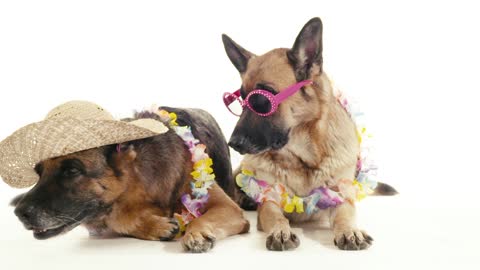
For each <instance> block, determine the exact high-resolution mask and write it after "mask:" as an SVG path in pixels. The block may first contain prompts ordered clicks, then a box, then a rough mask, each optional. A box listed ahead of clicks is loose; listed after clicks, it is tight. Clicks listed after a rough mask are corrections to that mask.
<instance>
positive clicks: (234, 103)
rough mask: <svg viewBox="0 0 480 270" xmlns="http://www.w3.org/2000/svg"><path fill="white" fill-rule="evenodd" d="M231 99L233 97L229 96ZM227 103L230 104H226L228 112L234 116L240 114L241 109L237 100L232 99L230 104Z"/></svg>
mask: <svg viewBox="0 0 480 270" xmlns="http://www.w3.org/2000/svg"><path fill="white" fill-rule="evenodd" d="M231 97H233V96H231ZM229 103H230V104H228V105H227V107H228V109H229V110H230V112H232V113H233V114H235V115H240V114H242V111H243V107H242V105H241V104H240V100H238V99H237V98H233V100H231V102H229Z"/></svg>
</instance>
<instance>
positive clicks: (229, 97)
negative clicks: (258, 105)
mask: <svg viewBox="0 0 480 270" xmlns="http://www.w3.org/2000/svg"><path fill="white" fill-rule="evenodd" d="M312 83H313V81H311V80H305V81H301V82H297V83H295V84H292V85H290V86H289V87H287V88H285V89H283V90H282V91H281V92H280V93H278V94H276V95H274V94H272V93H270V92H268V91H266V90H262V89H255V90H253V91H251V92H250V93H248V95H247V97H246V98H245V100H242V98H241V94H240V89H238V90H237V91H235V92H233V93H229V92H225V93H224V94H223V103H224V104H225V106H226V107H227V109H228V110H229V111H230V112H231V113H232V114H233V115H235V116H240V114H236V113H235V112H233V111H232V110H231V109H230V107H229V106H230V104H232V103H233V102H235V101H236V100H238V102H239V103H240V105H241V106H242V111H243V110H244V109H245V107H247V108H248V109H249V110H250V111H252V112H254V113H255V114H257V115H260V116H263V117H267V116H270V115H272V114H274V113H275V112H276V111H277V109H278V106H279V105H280V103H282V102H283V101H284V100H285V99H287V98H288V97H290V96H291V95H293V94H295V93H296V92H298V90H300V89H301V88H302V87H304V86H305V85H309V84H312ZM252 95H262V96H264V97H265V98H267V99H268V101H270V105H271V107H270V111H269V112H267V113H259V112H257V111H255V110H254V109H253V108H252V106H251V105H250V102H249V101H248V100H249V99H250V97H251V96H252Z"/></svg>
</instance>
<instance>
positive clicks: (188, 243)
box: [182, 184, 250, 253]
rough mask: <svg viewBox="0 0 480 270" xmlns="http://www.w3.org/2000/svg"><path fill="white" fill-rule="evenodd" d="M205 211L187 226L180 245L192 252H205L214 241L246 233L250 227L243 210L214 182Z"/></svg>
mask: <svg viewBox="0 0 480 270" xmlns="http://www.w3.org/2000/svg"><path fill="white" fill-rule="evenodd" d="M209 196H210V197H209V199H208V204H207V205H206V212H205V213H204V214H203V215H202V216H200V217H199V218H196V219H194V220H193V221H192V222H191V223H190V224H188V226H187V230H186V232H185V236H184V237H183V239H182V246H183V248H184V249H185V250H186V251H189V252H193V253H200V252H206V251H208V250H210V249H211V248H213V246H214V245H215V241H217V240H220V239H222V238H225V237H227V236H230V235H235V234H240V233H246V232H248V230H249V228H250V224H249V222H248V220H246V219H245V218H244V216H243V210H242V209H241V208H240V207H239V206H238V205H237V204H235V202H233V201H232V200H231V199H230V198H229V197H228V196H227V194H225V192H224V191H223V190H222V189H221V188H220V186H218V185H217V184H214V185H213V186H212V188H211V189H210V190H209Z"/></svg>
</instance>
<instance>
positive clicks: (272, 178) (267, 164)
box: [243, 156, 330, 196]
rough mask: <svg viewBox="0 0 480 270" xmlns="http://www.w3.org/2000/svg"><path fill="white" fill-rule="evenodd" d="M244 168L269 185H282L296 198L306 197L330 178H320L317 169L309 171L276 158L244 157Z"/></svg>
mask: <svg viewBox="0 0 480 270" xmlns="http://www.w3.org/2000/svg"><path fill="white" fill-rule="evenodd" d="M243 166H244V168H246V169H248V170H251V171H252V172H253V173H254V174H255V177H256V178H257V179H259V180H264V181H266V182H267V183H269V184H270V185H274V184H276V183H280V184H283V185H284V186H285V187H286V188H287V191H288V192H289V193H291V194H296V195H298V196H307V195H308V194H309V193H310V192H311V191H312V189H314V188H317V187H321V186H326V185H327V184H329V183H328V181H329V180H330V178H328V177H321V174H320V173H319V170H318V169H311V168H308V167H306V166H304V164H301V162H298V161H294V160H293V159H290V160H287V159H283V158H282V159H280V158H279V157H278V156H277V157H271V156H269V157H261V158H260V157H254V156H246V158H245V159H244V160H243Z"/></svg>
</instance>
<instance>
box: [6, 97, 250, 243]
mask: <svg viewBox="0 0 480 270" xmlns="http://www.w3.org/2000/svg"><path fill="white" fill-rule="evenodd" d="M229 159H230V156H229V150H228V146H227V143H226V141H225V138H224V136H223V135H222V132H221V130H220V128H219V126H218V124H217V123H216V122H215V120H214V119H213V117H212V116H211V115H209V114H208V113H207V112H205V111H202V110H198V109H175V108H153V109H151V110H148V111H142V112H137V113H135V115H134V117H133V118H131V119H123V120H121V121H120V120H115V119H114V118H113V117H112V116H111V114H110V113H108V112H107V111H106V110H104V109H103V108H101V107H100V106H98V105H96V104H94V103H91V102H85V101H71V102H67V103H65V104H62V105H60V106H58V107H56V108H54V109H53V110H51V111H50V112H49V113H48V115H47V117H46V118H45V119H44V120H43V121H40V122H37V123H33V124H30V125H27V126H25V127H23V128H21V129H19V130H17V131H15V132H14V133H13V134H12V135H10V136H9V137H7V138H6V139H4V140H3V141H2V142H0V175H1V177H2V179H3V180H4V181H5V182H6V183H7V184H9V185H10V186H12V187H16V188H26V187H30V186H32V185H33V187H32V188H31V189H30V190H29V191H28V192H26V193H24V194H21V195H19V196H17V197H16V198H15V199H14V200H13V201H12V205H13V206H15V214H16V215H17V216H18V218H19V219H20V221H21V222H22V223H23V224H24V226H25V228H26V229H28V230H32V231H33V235H34V237H35V238H37V239H47V238H50V237H53V236H56V235H59V234H62V233H65V232H68V231H69V230H71V229H73V228H75V227H76V226H78V225H84V226H85V227H86V228H87V229H88V231H89V232H90V234H91V235H94V236H101V235H105V234H108V235H111V234H115V235H125V236H133V237H136V238H140V239H145V240H162V241H166V240H172V239H175V238H176V237H180V236H183V238H182V240H181V242H182V246H183V247H184V249H185V250H186V251H189V252H205V251H208V250H209V249H211V248H212V247H213V246H214V244H215V241H216V240H219V239H221V238H224V237H227V236H229V235H234V234H240V233H245V232H247V231H248V230H249V223H248V221H247V220H246V219H245V218H244V217H243V212H242V210H241V209H240V208H239V207H238V206H237V205H236V204H235V203H234V202H233V201H232V200H231V199H230V197H229V195H230V196H232V195H233V192H234V182H233V177H232V170H231V165H230V160H229Z"/></svg>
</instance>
